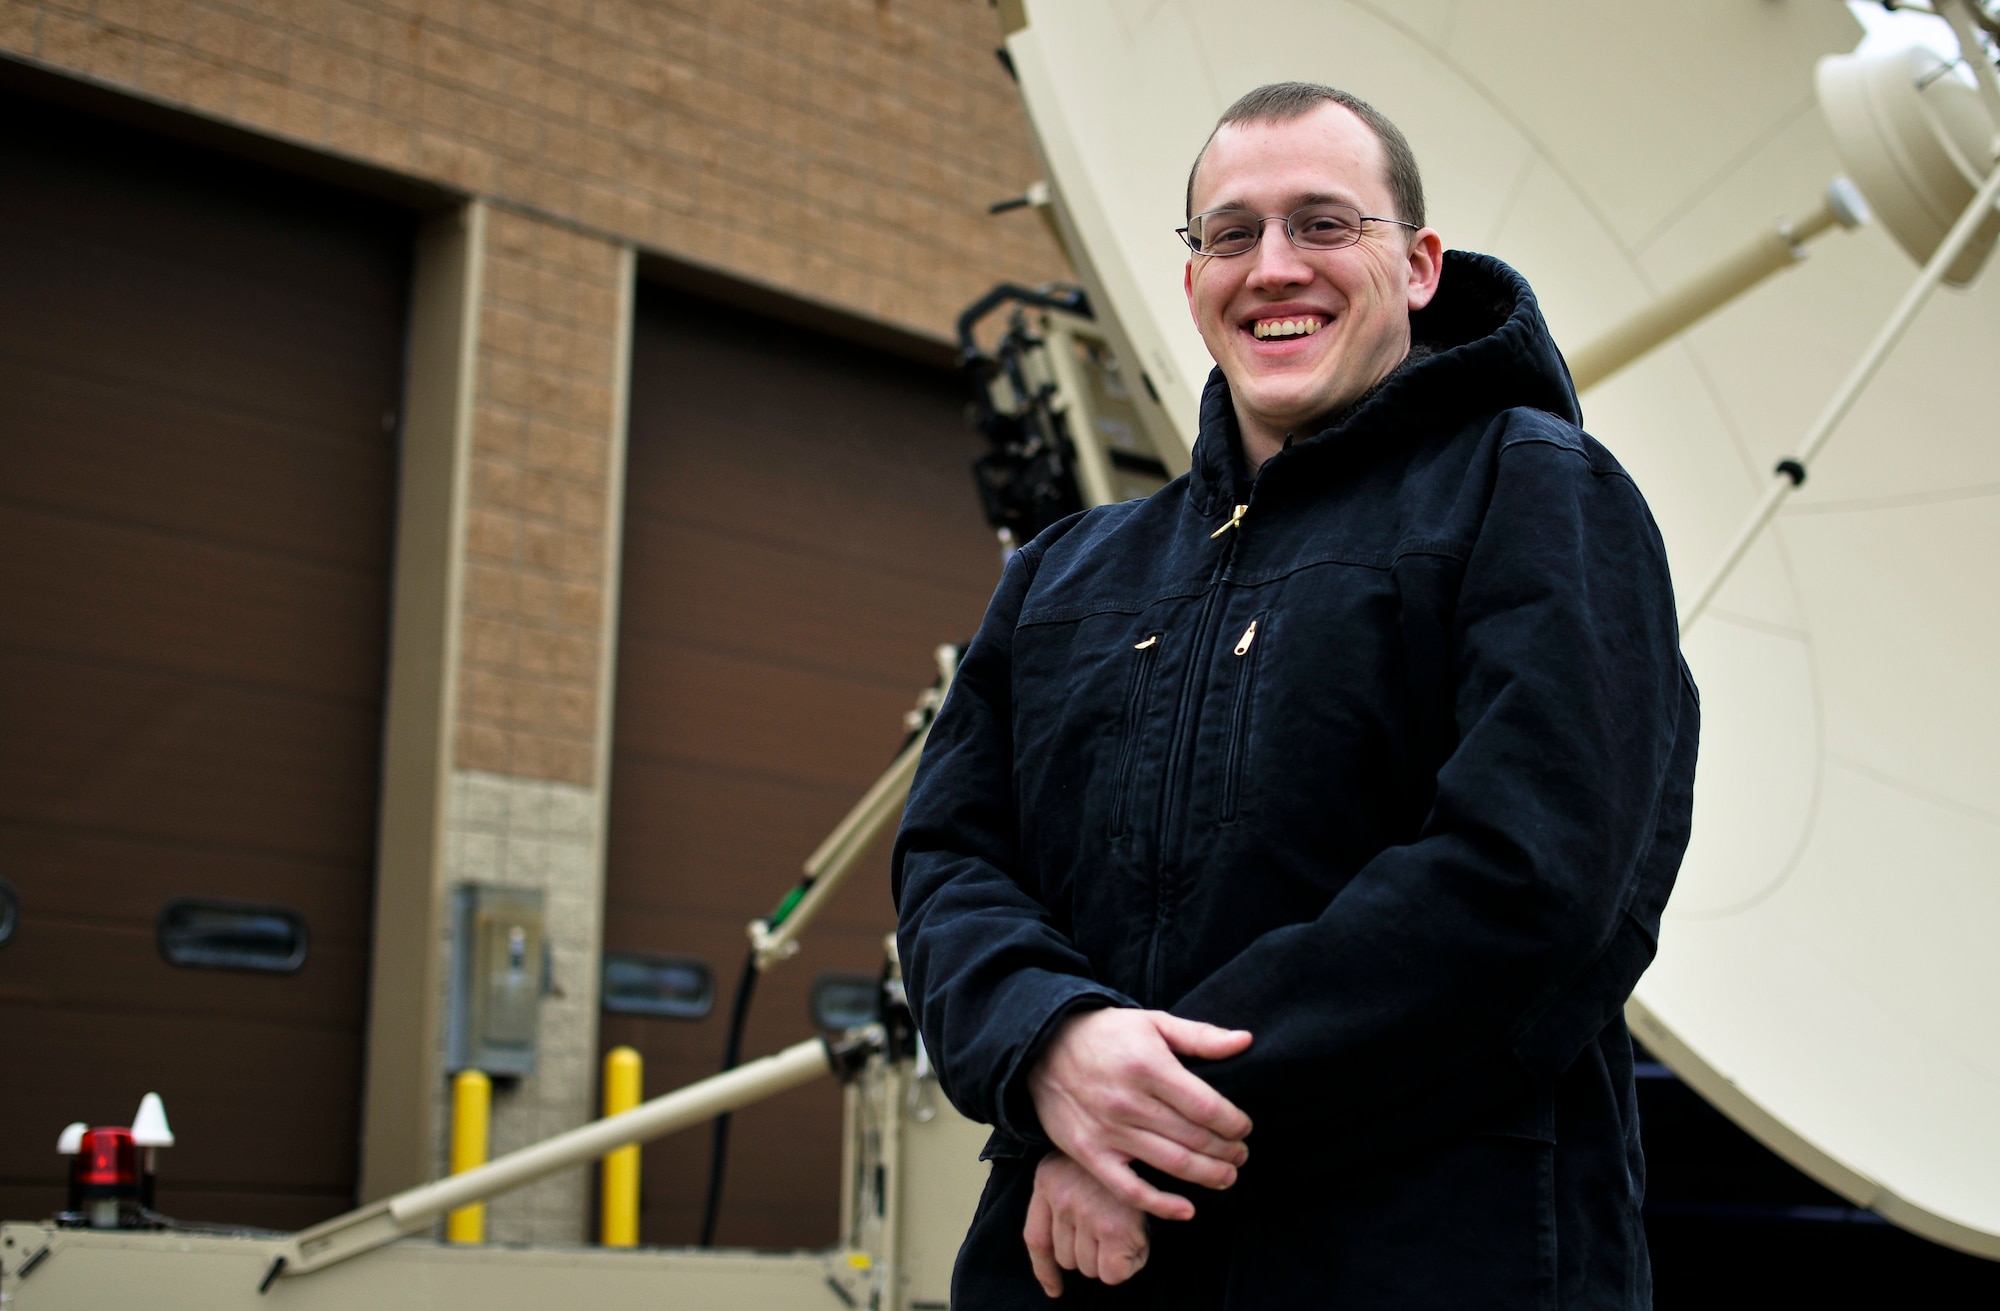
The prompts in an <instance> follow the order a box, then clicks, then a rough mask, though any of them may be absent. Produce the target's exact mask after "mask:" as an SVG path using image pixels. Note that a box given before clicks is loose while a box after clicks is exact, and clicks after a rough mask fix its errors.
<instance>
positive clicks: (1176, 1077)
mask: <svg viewBox="0 0 2000 1311" xmlns="http://www.w3.org/2000/svg"><path fill="white" fill-rule="evenodd" d="M1249 1045H1250V1035H1249V1034H1248V1033H1247V1032H1244V1031H1243V1030H1241V1029H1235V1030H1232V1029H1220V1028H1217V1027H1216V1026H1215V1025H1212V1024H1202V1023H1199V1022H1197V1021H1194V1020H1183V1019H1180V1018H1178V1017H1176V1016H1173V1015H1169V1014H1167V1013H1166V1012H1164V1011H1141V1010H1131V1009H1124V1008H1110V1009H1104V1010H1094V1011H1085V1012H1083V1013H1081V1014H1078V1015H1074V1016H1071V1017H1070V1018H1069V1019H1067V1020H1065V1021H1064V1022H1063V1024H1062V1027H1061V1028H1060V1029H1058V1030H1057V1031H1056V1036H1055V1038H1054V1039H1052V1040H1051V1041H1050V1043H1049V1045H1048V1047H1047V1049H1046V1050H1044V1052H1043V1053H1042V1056H1041V1059H1040V1060H1039V1061H1037V1062H1036V1064H1035V1066H1034V1067H1033V1069H1032V1070H1030V1071H1029V1074H1028V1093H1029V1096H1030V1097H1031V1098H1032V1099H1033V1101H1034V1104H1035V1113H1036V1115H1037V1116H1039V1117H1040V1119H1041V1122H1042V1130H1043V1132H1045V1133H1046V1134H1048V1136H1049V1140H1050V1141H1051V1142H1053V1143H1054V1144H1055V1146H1056V1150H1055V1151H1052V1152H1050V1153H1049V1154H1048V1155H1047V1156H1045V1157H1043V1158H1042V1162H1041V1165H1040V1166H1039V1167H1037V1169H1036V1171H1035V1192H1034V1197H1033V1199H1032V1200H1031V1201H1030V1202H1029V1204H1028V1224H1027V1228H1026V1230H1025V1231H1024V1233H1023V1237H1025V1238H1026V1239H1027V1243H1028V1257H1029V1260H1030V1261H1032V1262H1033V1263H1034V1267H1035V1278H1036V1279H1037V1280H1038V1281H1040V1283H1041V1285H1042V1289H1043V1291H1044V1292H1046V1293H1047V1294H1048V1295H1049V1296H1050V1297H1060V1296H1062V1272H1063V1271H1064V1270H1075V1271H1077V1272H1079V1273H1081V1274H1083V1275H1085V1276H1087V1277H1089V1278H1092V1279H1099V1280H1102V1281H1103V1282H1105V1283H1107V1284H1118V1283H1123V1282H1124V1281H1125V1280H1127V1279H1130V1278H1131V1277H1132V1276H1133V1275H1135V1274H1137V1273H1139V1271H1140V1270H1141V1269H1142V1268H1143V1267H1144V1266H1145V1264H1146V1258H1147V1256H1148V1254H1149V1249H1148V1246H1147V1241H1146V1216H1148V1215H1156V1216H1159V1217H1160V1218H1161V1219H1163V1220H1187V1219H1191V1218H1192V1217H1193V1216H1194V1203H1192V1202H1190V1201H1189V1200H1188V1199H1187V1198H1185V1197H1180V1196H1177V1195H1175V1194H1173V1193H1167V1192H1162V1191H1161V1190H1160V1189H1158V1188H1155V1187H1153V1186H1152V1185H1150V1184H1148V1183H1147V1182H1146V1181H1145V1180H1144V1179H1141V1178H1140V1177H1139V1175H1138V1173H1137V1172H1136V1171H1134V1170H1133V1168H1132V1166H1133V1163H1134V1162H1144V1163H1145V1164H1147V1165H1149V1166H1151V1167H1153V1168H1154V1169H1155V1170H1158V1171H1160V1172H1161V1173H1163V1174H1167V1175H1171V1176H1172V1177H1174V1178H1176V1179H1180V1180H1184V1181H1185V1182H1187V1183H1191V1184H1196V1185H1199V1186H1200V1187H1203V1188H1209V1189H1217V1190H1220V1189H1224V1188H1228V1187H1229V1186H1230V1185H1232V1184H1234V1183H1235V1182H1236V1171H1237V1168H1238V1167H1239V1166H1241V1165H1242V1164H1243V1163H1244V1162H1245V1161H1247V1160H1248V1159H1250V1149H1249V1148H1248V1147H1247V1146H1246V1145H1245V1143H1244V1140H1245V1139H1246V1138H1248V1137H1249V1136H1250V1117H1249V1116H1247V1115H1245V1114H1243V1112H1242V1111H1240V1110H1238V1109H1237V1108H1236V1107H1235V1106H1234V1105H1233V1104H1232V1103H1231V1102H1230V1101H1229V1100H1228V1099H1227V1098H1225V1097H1223V1096H1222V1094H1220V1093H1218V1092H1216V1091H1215V1089H1213V1088H1211V1087H1209V1086H1208V1084H1206V1083H1204V1082H1203V1081H1202V1080H1201V1079H1200V1078H1199V1077H1198V1076H1196V1075H1195V1074H1193V1073H1192V1072H1190V1071H1189V1070H1188V1069H1187V1067H1186V1066H1184V1065H1182V1064H1181V1061H1180V1058H1181V1057H1183V1056H1186V1057H1192V1058H1195V1059H1198V1060H1210V1061H1214V1060H1221V1059H1223V1058H1224V1057H1228V1056H1234V1055H1236V1054H1237V1053H1238V1052H1241V1051H1242V1050H1243V1049H1244V1048H1246V1047H1248V1046H1249Z"/></svg>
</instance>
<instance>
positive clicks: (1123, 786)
mask: <svg viewBox="0 0 2000 1311" xmlns="http://www.w3.org/2000/svg"><path fill="white" fill-rule="evenodd" d="M1164 636H1165V634H1164V633H1153V634H1151V635H1149V636H1148V637H1147V638H1146V639H1145V640H1144V641H1143V642H1140V643H1139V644H1137V645H1136V646H1134V647H1133V648H1132V649H1133V650H1134V651H1137V652H1138V653H1139V654H1138V656H1137V657H1136V658H1135V659H1134V660H1133V662H1132V673H1131V676H1130V677H1129V678H1128V679H1126V682H1125V740H1124V743H1123V744H1122V745H1121V746H1120V747H1119V750H1118V774H1117V784H1116V790H1115V791H1113V793H1112V794H1111V825H1110V832H1111V836H1112V837H1114V838H1117V837H1123V836H1124V835H1125V821H1126V817H1127V814H1128V811H1129V809H1130V802H1131V795H1132V770H1133V768H1134V766H1135V765H1136V764H1137V763H1138V759H1139V718H1140V716H1141V715H1142V714H1144V713H1145V709H1146V696H1147V693H1148V692H1150V691H1151V690H1152V687H1153V669H1154V668H1155V666H1156V665H1157V664H1158V663H1159V655H1160V639H1161V638H1162V637H1164Z"/></svg>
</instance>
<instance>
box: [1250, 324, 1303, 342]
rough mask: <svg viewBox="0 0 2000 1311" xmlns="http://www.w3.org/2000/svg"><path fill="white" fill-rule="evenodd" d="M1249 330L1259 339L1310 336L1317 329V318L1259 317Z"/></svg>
mask: <svg viewBox="0 0 2000 1311" xmlns="http://www.w3.org/2000/svg"><path fill="white" fill-rule="evenodd" d="M1251 331H1252V332H1254V333H1256V334H1257V339H1258V340H1259V341H1265V340H1268V339H1269V338H1272V337H1310V336H1311V335H1312V334H1314V333H1315V332H1318V331H1319V320H1318V319H1260V320H1258V321H1257V323H1256V325H1255V326H1254V327H1252V328H1251Z"/></svg>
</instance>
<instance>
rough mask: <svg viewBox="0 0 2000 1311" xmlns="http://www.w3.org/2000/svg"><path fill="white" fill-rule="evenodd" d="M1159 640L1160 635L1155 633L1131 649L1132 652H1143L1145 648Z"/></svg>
mask: <svg viewBox="0 0 2000 1311" xmlns="http://www.w3.org/2000/svg"><path fill="white" fill-rule="evenodd" d="M1159 640H1160V635H1159V634H1158V633H1155V634H1153V635H1152V636H1151V637H1149V638H1147V639H1146V640H1145V641H1143V642H1141V643H1139V645H1137V646H1135V647H1133V648H1132V649H1133V650H1134V651H1144V650H1145V649H1146V648H1147V647H1149V646H1151V645H1153V644H1154V643H1155V642H1157V641H1159Z"/></svg>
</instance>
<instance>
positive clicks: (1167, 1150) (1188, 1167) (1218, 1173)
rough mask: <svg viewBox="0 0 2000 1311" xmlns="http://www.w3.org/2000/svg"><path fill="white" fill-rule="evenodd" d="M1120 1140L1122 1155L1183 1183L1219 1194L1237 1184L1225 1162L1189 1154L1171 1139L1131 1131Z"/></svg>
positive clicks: (1234, 1172)
mask: <svg viewBox="0 0 2000 1311" xmlns="http://www.w3.org/2000/svg"><path fill="white" fill-rule="evenodd" d="M1120 1140H1121V1141H1120V1146H1121V1147H1122V1149H1123V1153H1124V1155H1127V1156H1129V1157H1131V1158H1132V1159H1134V1160H1138V1161H1144V1162H1145V1163H1146V1164H1147V1165H1150V1166H1152V1167H1153V1168H1154V1169H1155V1170H1158V1171H1159V1172H1160V1173H1162V1174H1166V1175H1171V1176H1172V1177H1174V1178H1176V1179H1179V1180H1181V1181H1182V1182H1184V1183H1191V1184H1196V1185H1199V1186H1200V1187H1202V1188H1213V1189H1215V1190H1216V1191H1218V1192H1219V1191H1221V1190H1222V1189H1225V1188H1231V1187H1234V1186H1235V1184H1236V1167H1235V1166H1233V1165H1231V1164H1230V1163H1229V1162H1227V1161H1218V1160H1216V1159H1215V1158H1214V1157H1213V1156H1203V1155H1201V1154H1200V1153H1199V1152H1191V1151H1189V1150H1188V1149H1187V1148H1185V1147H1183V1146H1181V1145H1180V1144H1179V1143H1177V1142H1175V1141H1174V1140H1173V1139H1171V1138H1166V1137H1162V1136H1161V1135H1159V1134H1151V1133H1145V1132H1143V1131H1134V1132H1131V1133H1127V1134H1121V1135H1120ZM1135 1177H1136V1176H1135ZM1155 1214H1157V1212H1156V1213H1155Z"/></svg>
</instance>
